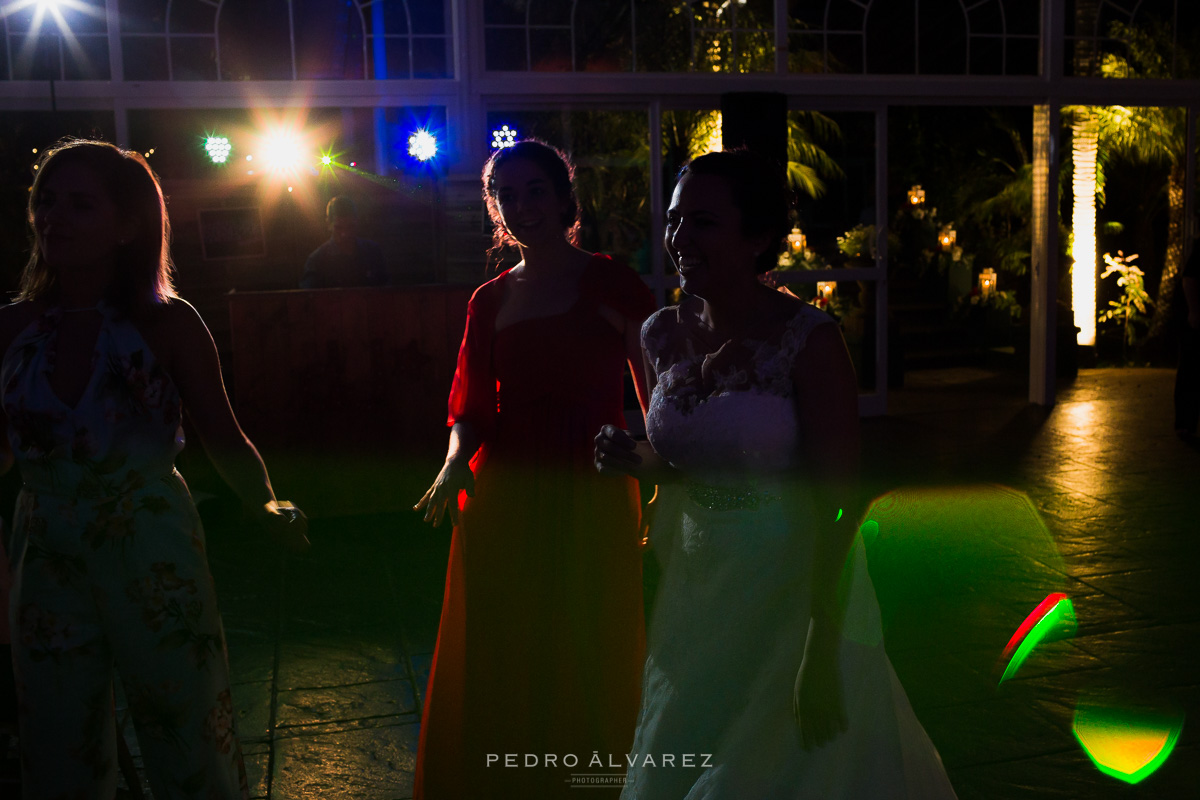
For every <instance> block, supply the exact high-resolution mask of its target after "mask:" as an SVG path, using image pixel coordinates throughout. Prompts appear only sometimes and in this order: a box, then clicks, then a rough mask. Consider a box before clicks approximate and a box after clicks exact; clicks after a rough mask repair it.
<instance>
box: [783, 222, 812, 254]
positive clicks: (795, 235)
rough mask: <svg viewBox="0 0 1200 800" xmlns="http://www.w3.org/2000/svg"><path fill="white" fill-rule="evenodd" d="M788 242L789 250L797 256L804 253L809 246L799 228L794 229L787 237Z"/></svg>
mask: <svg viewBox="0 0 1200 800" xmlns="http://www.w3.org/2000/svg"><path fill="white" fill-rule="evenodd" d="M787 241H788V250H790V251H791V252H792V253H794V254H797V255H798V254H800V253H803V252H804V248H805V247H806V246H807V240H806V239H805V238H804V234H803V233H801V232H800V229H799V228H792V232H791V233H789V234H788V235H787Z"/></svg>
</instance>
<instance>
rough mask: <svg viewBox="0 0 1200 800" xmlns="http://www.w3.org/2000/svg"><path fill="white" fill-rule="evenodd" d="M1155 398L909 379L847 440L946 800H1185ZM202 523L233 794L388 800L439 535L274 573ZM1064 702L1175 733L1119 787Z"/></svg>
mask: <svg viewBox="0 0 1200 800" xmlns="http://www.w3.org/2000/svg"><path fill="white" fill-rule="evenodd" d="M1172 380H1173V373H1171V372H1170V371H1167V370H1155V369H1127V370H1087V371H1084V372H1082V373H1081V374H1080V376H1079V378H1078V379H1077V380H1076V381H1075V382H1074V383H1073V384H1071V385H1068V386H1064V387H1063V388H1062V390H1061V392H1060V395H1059V398H1060V399H1059V403H1058V404H1057V405H1056V406H1055V407H1054V408H1053V409H1051V410H1049V411H1048V412H1047V411H1045V410H1042V409H1039V408H1037V407H1034V406H1030V405H1029V404H1028V403H1027V402H1026V399H1025V389H1024V383H1023V379H1022V377H1021V376H1016V375H1006V374H1004V373H997V372H989V371H984V370H974V369H951V370H937V371H928V372H916V373H910V374H909V375H908V376H907V385H906V387H905V389H903V390H901V391H897V392H895V393H894V395H893V397H892V399H891V414H890V415H889V416H887V417H884V418H878V419H870V420H867V421H866V422H865V429H864V434H865V435H864V441H865V453H864V456H865V459H864V464H865V469H864V478H865V483H866V484H867V486H868V487H869V488H870V491H871V493H872V496H874V497H877V498H878V499H877V500H876V502H875V504H874V506H873V507H872V511H871V514H870V515H871V517H872V518H873V519H875V520H876V522H877V523H878V526H879V533H878V536H876V537H874V538H873V539H872V540H871V541H870V542H869V545H868V553H869V559H870V562H871V572H872V577H873V579H874V581H875V584H876V590H877V593H878V595H879V599H880V604H881V607H882V610H883V617H884V620H885V626H886V627H885V635H886V637H887V646H888V651H889V653H890V654H891V655H892V658H893V663H894V665H895V667H896V671H897V673H898V674H899V676H900V678H901V680H902V681H903V682H904V685H905V686H906V688H907V690H908V692H909V696H910V699H911V700H912V703H913V706H914V708H915V709H916V711H917V713H918V716H920V718H921V720H922V722H923V723H924V724H925V726H926V728H927V730H928V731H929V734H930V736H931V737H932V738H933V740H934V742H935V743H936V744H937V745H938V747H939V749H940V751H941V753H942V756H943V759H944V761H945V764H946V766H947V768H948V770H949V773H950V777H951V779H952V781H953V783H954V785H955V787H956V789H957V791H958V793H959V796H960V797H961V798H963V800H976V799H977V798H979V799H981V798H995V799H996V800H1001V799H1003V800H1008V799H1009V798H1024V797H1029V798H1110V797H1111V798H1176V797H1180V798H1182V797H1196V796H1198V794H1200V788H1198V787H1200V737H1198V736H1197V735H1196V729H1195V724H1196V723H1197V722H1198V721H1200V593H1198V592H1197V590H1196V585H1197V580H1196V572H1197V555H1198V554H1200V526H1198V525H1197V524H1196V513H1195V508H1196V501H1197V497H1198V496H1200V449H1198V448H1197V447H1196V446H1194V445H1189V444H1187V443H1184V442H1181V441H1179V440H1178V439H1176V438H1175V436H1174V435H1173V434H1172V432H1171V412H1170V409H1171V384H1172ZM434 466H435V464H432V463H431V464H429V465H428V471H429V475H430V476H432V474H433V468H434ZM418 480H419V476H418V477H417V478H412V477H410V478H408V479H407V481H408V482H407V483H405V480H400V481H399V482H400V483H401V484H402V485H405V486H407V485H416V483H417V482H418ZM405 491H407V490H405ZM403 499H405V500H409V499H410V498H407V497H405V498H403ZM412 499H415V498H412ZM397 505H398V506H399V505H400V504H399V503H397ZM205 513H206V514H208V515H209V516H210V517H212V519H210V520H209V528H210V533H209V536H210V549H211V553H212V561H213V569H214V573H215V575H216V579H217V583H218V590H219V592H220V596H221V601H222V607H223V609H224V613H225V621H226V627H227V631H228V634H229V652H230V659H231V662H232V668H233V674H234V679H235V681H236V686H235V690H234V696H235V702H236V704H237V708H238V714H239V718H240V724H241V732H242V740H243V743H244V748H245V751H246V754H247V762H248V767H249V770H250V774H251V779H252V786H253V795H254V796H255V797H269V798H272V800H299V799H300V798H322V799H323V800H340V799H341V798H346V800H349V798H354V800H399V799H400V798H407V797H409V796H410V794H411V786H412V770H413V765H414V757H415V747H416V741H417V732H418V724H419V718H420V703H421V700H422V691H423V687H424V683H425V679H426V677H427V675H428V669H429V660H430V654H431V653H432V650H433V645H434V641H435V637H436V629H437V618H438V611H439V608H440V604H441V590H442V579H443V575H444V569H445V559H446V552H447V547H448V535H447V534H446V533H445V532H444V531H436V532H435V531H431V530H429V529H426V528H423V527H421V526H420V525H418V524H417V522H416V520H415V519H414V518H413V517H412V516H410V515H408V514H404V513H396V514H378V515H374V516H359V517H344V518H338V519H327V520H316V521H314V523H313V530H312V533H313V535H312V538H313V542H314V547H313V549H312V551H311V553H310V554H308V555H306V556H304V557H302V558H295V557H292V558H287V559H283V558H281V557H280V556H278V555H277V554H276V553H275V552H274V551H273V550H272V549H271V548H269V547H267V546H265V544H264V543H263V542H261V541H260V540H259V539H258V537H257V536H256V535H254V534H253V533H252V532H248V531H244V530H241V529H240V528H238V527H237V526H236V525H234V524H232V523H231V522H230V521H229V520H227V519H221V518H220V517H219V515H217V514H216V513H215V512H214V511H213V510H212V509H208V510H206V512H205ZM1055 591H1061V592H1065V593H1066V594H1067V595H1068V596H1069V597H1070V598H1071V600H1072V603H1073V605H1074V610H1075V613H1076V622H1077V629H1076V630H1075V632H1074V635H1073V636H1065V635H1064V636H1063V638H1060V639H1058V640H1056V641H1047V642H1045V643H1043V644H1042V645H1040V646H1039V647H1038V648H1037V649H1036V650H1035V651H1034V652H1033V654H1032V655H1031V656H1030V658H1029V660H1028V661H1026V662H1025V664H1024V665H1023V666H1022V667H1021V669H1020V670H1019V671H1018V673H1017V675H1016V677H1014V678H1013V679H1011V680H1009V681H1007V682H1004V683H1003V684H999V683H998V674H999V671H998V666H997V665H998V663H999V657H1000V654H1001V651H1002V649H1003V648H1004V645H1005V643H1006V642H1007V641H1008V638H1009V637H1010V636H1011V635H1012V633H1013V631H1014V630H1016V628H1017V626H1018V625H1019V624H1020V623H1021V621H1022V620H1023V619H1024V618H1025V616H1026V615H1027V614H1028V613H1029V612H1030V611H1032V610H1033V608H1034V607H1035V606H1036V605H1037V604H1038V602H1039V601H1041V600H1042V599H1043V598H1044V597H1046V595H1047V594H1049V593H1050V592H1055ZM1081 702H1100V703H1103V704H1107V705H1109V706H1125V705H1130V704H1135V705H1136V704H1142V705H1147V704H1148V705H1151V706H1155V707H1163V708H1166V707H1175V708H1177V709H1179V710H1180V711H1181V712H1183V713H1184V714H1185V715H1186V718H1187V722H1188V724H1187V725H1185V726H1184V729H1183V733H1182V736H1181V737H1180V739H1179V742H1178V746H1177V747H1176V749H1175V751H1174V753H1173V754H1172V756H1171V757H1170V758H1169V759H1168V760H1167V762H1166V763H1165V764H1164V766H1163V767H1162V768H1161V769H1160V770H1159V771H1158V772H1156V773H1155V774H1153V775H1151V776H1150V777H1149V778H1147V779H1146V780H1144V781H1143V782H1142V783H1139V784H1137V785H1133V786H1131V785H1128V784H1125V783H1123V782H1120V781H1118V780H1116V779H1114V778H1111V777H1108V776H1107V775H1104V774H1102V773H1101V772H1100V771H1099V770H1098V769H1097V768H1096V767H1095V766H1093V765H1092V763H1091V762H1090V761H1089V760H1088V757H1087V756H1086V755H1085V753H1084V751H1083V750H1082V749H1081V747H1080V746H1079V744H1078V743H1077V742H1076V740H1075V738H1074V736H1073V735H1072V732H1071V729H1072V717H1073V714H1074V712H1075V709H1076V708H1077V707H1078V706H1079V705H1080V703H1081ZM613 796H614V797H615V793H614V794H613Z"/></svg>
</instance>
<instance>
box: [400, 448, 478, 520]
mask: <svg viewBox="0 0 1200 800" xmlns="http://www.w3.org/2000/svg"><path fill="white" fill-rule="evenodd" d="M463 490H466V493H467V497H474V496H475V473H473V472H471V467H470V466H469V465H468V464H467V463H466V462H465V461H463V460H461V459H458V458H448V459H446V463H445V464H443V465H442V471H441V472H439V473H438V476H437V478H435V479H434V481H433V485H432V486H430V487H429V490H428V491H426V492H425V495H424V496H423V497H422V498H421V499H420V500H418V501H417V504H416V505H415V506H413V510H414V511H420V510H421V509H425V521H426V522H432V523H433V527H435V528H436V527H437V526H438V525H440V524H441V522H442V516H443V515H444V514H446V513H447V511H449V516H450V524H451V525H457V524H458V493H459V492H460V491H463Z"/></svg>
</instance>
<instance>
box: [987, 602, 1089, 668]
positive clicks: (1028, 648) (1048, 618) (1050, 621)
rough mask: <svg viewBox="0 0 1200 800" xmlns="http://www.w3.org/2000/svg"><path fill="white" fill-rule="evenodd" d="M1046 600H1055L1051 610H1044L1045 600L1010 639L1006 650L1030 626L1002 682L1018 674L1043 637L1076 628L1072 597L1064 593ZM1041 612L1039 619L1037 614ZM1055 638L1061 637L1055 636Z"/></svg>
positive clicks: (1010, 647)
mask: <svg viewBox="0 0 1200 800" xmlns="http://www.w3.org/2000/svg"><path fill="white" fill-rule="evenodd" d="M1046 600H1055V601H1056V602H1054V605H1053V606H1051V607H1050V608H1049V610H1044V608H1045V606H1046V602H1045V601H1043V603H1042V604H1041V605H1039V606H1038V607H1037V608H1036V609H1034V611H1033V613H1032V614H1030V615H1029V617H1027V618H1026V620H1025V622H1024V623H1022V625H1021V628H1019V629H1018V630H1017V634H1016V635H1014V637H1013V639H1012V640H1010V641H1009V647H1007V648H1005V652H1006V653H1008V652H1010V651H1011V649H1012V646H1013V644H1014V642H1015V640H1016V638H1017V636H1019V635H1020V633H1021V630H1022V629H1026V628H1028V631H1029V632H1028V633H1026V634H1025V636H1024V638H1022V639H1021V640H1020V641H1021V643H1020V644H1019V645H1017V646H1016V651H1015V652H1014V653H1013V656H1012V658H1010V659H1009V661H1008V666H1007V667H1005V668H1004V674H1003V675H1001V676H1000V683H1004V682H1005V681H1006V680H1008V679H1009V678H1011V677H1012V676H1014V675H1016V674H1017V670H1019V669H1020V668H1021V665H1022V664H1024V663H1025V659H1027V658H1029V654H1030V653H1032V652H1033V648H1035V647H1037V646H1038V644H1040V643H1041V642H1042V640H1043V639H1045V638H1047V637H1048V636H1050V635H1051V634H1055V633H1060V632H1061V631H1062V630H1063V629H1072V630H1073V629H1074V627H1075V608H1074V606H1072V605H1071V599H1070V598H1069V597H1067V596H1066V595H1063V594H1056V595H1050V596H1049V597H1048V598H1046ZM1038 614H1041V618H1040V619H1038V618H1037V615H1038ZM1034 619H1037V622H1036V623H1035V624H1033V625H1032V627H1029V624H1030V622H1031V621H1032V620H1034ZM1054 638H1059V637H1058V636H1055V637H1054Z"/></svg>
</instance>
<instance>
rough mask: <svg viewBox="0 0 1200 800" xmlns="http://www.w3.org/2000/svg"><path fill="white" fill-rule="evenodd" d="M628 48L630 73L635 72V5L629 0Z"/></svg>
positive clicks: (632, 0)
mask: <svg viewBox="0 0 1200 800" xmlns="http://www.w3.org/2000/svg"><path fill="white" fill-rule="evenodd" d="M629 46H630V51H631V53H632V64H631V67H632V69H631V71H632V72H637V3H635V2H634V0H629Z"/></svg>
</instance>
